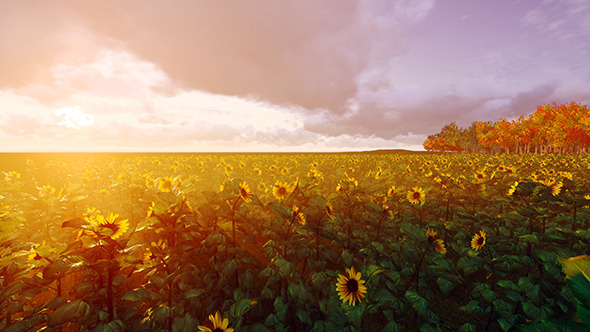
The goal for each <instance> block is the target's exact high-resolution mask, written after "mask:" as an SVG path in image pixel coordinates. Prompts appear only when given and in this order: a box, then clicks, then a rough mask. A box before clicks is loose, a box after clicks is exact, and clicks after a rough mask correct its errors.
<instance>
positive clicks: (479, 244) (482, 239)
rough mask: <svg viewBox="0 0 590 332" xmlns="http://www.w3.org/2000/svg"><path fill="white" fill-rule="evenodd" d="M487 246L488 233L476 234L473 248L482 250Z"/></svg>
mask: <svg viewBox="0 0 590 332" xmlns="http://www.w3.org/2000/svg"><path fill="white" fill-rule="evenodd" d="M485 244H486V232H484V231H483V230H481V231H479V232H477V233H475V235H474V236H473V239H471V248H473V249H475V250H480V249H481V248H483V246H484V245H485Z"/></svg>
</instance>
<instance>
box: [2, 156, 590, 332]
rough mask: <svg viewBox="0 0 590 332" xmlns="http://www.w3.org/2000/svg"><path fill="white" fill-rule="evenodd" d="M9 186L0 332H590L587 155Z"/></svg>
mask: <svg viewBox="0 0 590 332" xmlns="http://www.w3.org/2000/svg"><path fill="white" fill-rule="evenodd" d="M0 175H1V177H2V178H3V179H2V182H1V183H0V330H2V331H40V330H42V331H216V332H218V331H231V330H232V329H234V330H235V331H408V330H410V331H412V330H422V331H437V330H442V331H486V330H488V331H502V330H503V331H508V330H509V329H512V328H514V327H517V328H522V329H524V330H530V331H533V330H534V331H537V330H542V331H553V330H557V331H576V330H584V328H583V324H584V323H585V324H586V326H590V321H589V320H590V281H589V280H588V276H590V261H589V260H587V259H586V257H583V256H582V255H588V254H589V251H590V231H589V227H590V208H589V205H590V157H589V156H588V155H581V156H579V155H566V154H563V155H560V154H547V155H532V154H526V155H479V154H477V155H474V154H386V153H384V154H361V153H358V154H177V155H168V154H145V155H140V156H134V157H126V158H122V157H117V156H104V155H97V156H89V157H84V158H79V160H65V159H63V158H60V156H59V155H55V156H54V157H53V158H51V159H50V160H49V161H47V160H43V161H42V162H41V161H39V160H35V156H34V154H33V155H31V160H29V161H27V163H26V165H25V166H23V167H21V168H20V169H15V170H12V171H5V172H4V173H2V174H0ZM572 257H576V258H572ZM566 275H567V276H568V277H567V278H566ZM217 312H218V314H216V313H217Z"/></svg>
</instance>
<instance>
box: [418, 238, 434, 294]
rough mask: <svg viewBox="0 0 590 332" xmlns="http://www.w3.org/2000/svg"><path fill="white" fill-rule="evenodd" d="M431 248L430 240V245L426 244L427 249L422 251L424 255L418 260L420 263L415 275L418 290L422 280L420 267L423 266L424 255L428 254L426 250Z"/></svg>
mask: <svg viewBox="0 0 590 332" xmlns="http://www.w3.org/2000/svg"><path fill="white" fill-rule="evenodd" d="M429 248H430V242H428V246H426V249H424V251H423V252H422V255H420V260H419V261H418V264H417V265H416V273H415V275H414V283H415V285H416V290H417V289H418V285H419V282H420V269H421V268H422V262H423V261H424V256H426V252H427V251H428V249H429Z"/></svg>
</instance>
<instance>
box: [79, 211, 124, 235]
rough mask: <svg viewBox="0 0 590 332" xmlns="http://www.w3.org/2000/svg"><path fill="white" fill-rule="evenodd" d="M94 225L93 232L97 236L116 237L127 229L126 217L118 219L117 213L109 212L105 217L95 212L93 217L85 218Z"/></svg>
mask: <svg viewBox="0 0 590 332" xmlns="http://www.w3.org/2000/svg"><path fill="white" fill-rule="evenodd" d="M87 220H88V222H89V223H90V224H91V225H93V226H94V234H95V235H96V236H98V237H101V236H102V237H110V238H111V239H113V240H114V239H117V238H119V237H120V236H121V235H123V234H125V232H127V230H128V229H129V220H128V219H119V214H118V213H115V214H113V213H112V212H109V215H108V216H107V217H105V216H103V215H102V214H96V215H95V216H94V218H89V219H87Z"/></svg>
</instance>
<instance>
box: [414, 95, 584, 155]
mask: <svg viewBox="0 0 590 332" xmlns="http://www.w3.org/2000/svg"><path fill="white" fill-rule="evenodd" d="M588 147H590V110H589V109H588V106H587V105H581V104H577V103H575V102H572V103H570V104H560V105H557V104H553V105H542V106H539V107H537V109H536V111H535V112H533V113H531V114H529V115H526V116H523V115H521V116H519V117H518V118H517V119H515V120H513V121H508V120H506V119H500V120H498V121H497V122H494V123H492V122H481V121H476V122H473V123H472V124H471V126H470V127H468V128H460V127H458V126H457V124H456V123H455V122H451V123H450V124H447V125H445V126H444V127H443V128H442V129H441V131H440V132H439V133H436V134H434V135H430V136H428V138H427V139H426V141H425V142H424V149H426V150H428V151H469V152H494V151H495V152H499V151H501V152H507V153H508V152H514V153H523V152H527V153H528V152H535V153H541V152H575V153H579V152H585V151H587V149H588Z"/></svg>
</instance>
